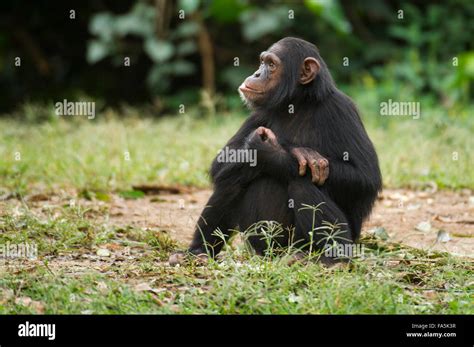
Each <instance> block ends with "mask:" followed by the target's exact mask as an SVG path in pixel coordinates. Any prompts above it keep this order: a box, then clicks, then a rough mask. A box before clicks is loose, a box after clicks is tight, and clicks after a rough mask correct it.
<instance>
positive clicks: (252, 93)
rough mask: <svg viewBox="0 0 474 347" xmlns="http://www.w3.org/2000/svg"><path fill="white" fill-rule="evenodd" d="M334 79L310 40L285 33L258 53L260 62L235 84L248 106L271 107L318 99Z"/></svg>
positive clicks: (327, 90) (322, 96)
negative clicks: (280, 38)
mask: <svg viewBox="0 0 474 347" xmlns="http://www.w3.org/2000/svg"><path fill="white" fill-rule="evenodd" d="M333 88H334V82H333V80H332V77H331V75H330V73H329V71H328V68H327V67H326V63H325V62H324V61H323V60H322V58H321V56H320V55H319V52H318V49H317V48H316V46H315V45H313V44H312V43H309V42H307V41H305V40H301V39H297V38H294V37H286V38H284V39H282V40H280V41H278V42H276V43H275V44H273V45H272V46H271V47H270V48H269V49H268V50H266V51H264V52H262V53H261V54H260V66H259V68H258V70H257V71H256V72H255V73H254V74H253V75H251V76H249V77H247V78H246V79H245V81H244V82H243V83H242V84H241V85H240V87H239V93H240V95H241V97H242V99H244V101H245V102H246V103H247V104H248V105H249V106H250V107H251V108H264V109H272V108H277V107H280V106H282V105H283V104H289V103H294V102H301V101H302V100H305V99H306V100H307V101H311V100H312V101H319V100H322V99H323V98H324V97H325V96H326V95H327V93H329V92H330V91H331V90H332V89H333Z"/></svg>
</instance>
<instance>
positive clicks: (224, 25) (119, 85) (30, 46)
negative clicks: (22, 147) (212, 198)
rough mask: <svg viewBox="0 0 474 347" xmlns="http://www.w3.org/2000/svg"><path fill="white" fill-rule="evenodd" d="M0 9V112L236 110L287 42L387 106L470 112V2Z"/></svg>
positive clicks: (229, 0) (473, 48)
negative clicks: (42, 108)
mask: <svg viewBox="0 0 474 347" xmlns="http://www.w3.org/2000/svg"><path fill="white" fill-rule="evenodd" d="M0 7H1V8H2V10H1V11H0V88H1V89H2V93H1V94H0V113H4V112H1V111H6V110H12V109H14V108H16V107H17V106H18V105H19V103H21V102H24V101H35V100H40V101H41V102H50V101H51V102H52V101H57V100H62V99H63V98H69V99H74V98H76V99H77V98H85V97H89V98H93V99H94V100H97V101H99V105H98V106H100V107H102V108H105V107H107V106H117V105H120V104H148V105H149V106H150V107H151V109H152V110H153V111H154V113H155V114H162V113H166V112H171V113H173V112H174V111H176V108H177V106H178V105H180V104H186V105H188V104H190V103H197V102H199V101H203V100H204V103H207V104H208V107H207V108H208V109H211V110H215V108H217V109H218V110H226V109H232V108H234V107H235V106H236V105H240V104H239V103H238V101H237V100H238V99H237V95H236V92H235V89H236V88H237V86H238V84H239V83H240V82H241V81H242V79H243V77H244V76H246V75H248V74H249V73H250V72H252V71H253V70H254V69H255V67H256V65H257V57H258V53H259V52H260V51H261V50H264V49H266V48H267V47H268V46H269V45H270V44H271V43H273V42H275V41H276V40H278V39H280V38H281V37H283V36H290V35H293V36H299V37H302V38H304V39H306V40H308V41H311V42H314V43H315V44H317V45H318V47H319V48H320V50H321V52H322V55H323V57H324V58H325V60H326V61H327V63H328V65H329V67H330V69H331V71H332V73H333V74H334V75H335V79H336V81H338V83H339V84H341V85H344V84H348V85H349V84H351V85H359V86H361V85H364V83H367V81H369V80H370V81H371V82H370V83H373V84H374V85H375V86H377V90H378V91H379V99H380V100H386V99H388V98H400V94H401V93H402V94H404V95H408V96H410V99H413V98H414V97H415V96H417V95H423V96H424V100H425V101H426V102H428V101H430V102H431V103H432V104H438V105H443V106H444V107H446V108H451V107H456V106H457V105H458V104H459V103H464V104H466V103H467V104H469V103H471V102H472V96H473V88H472V87H473V86H472V84H473V80H474V41H473V40H472V33H473V32H474V20H473V18H474V3H473V2H472V1H469V0H447V1H443V2H437V1H412V2H408V1H401V0H387V1H344V0H339V1H338V0H333V1H331V0H325V1H322V0H319V1H318V0H305V1H301V2H294V1H258V0H226V1H209V0H180V1H167V0H155V1H151V0H147V1H146V0H140V1H112V0H100V1H74V2H67V3H59V2H55V1H46V0H40V1H35V2H29V3H28V9H29V10H28V11H25V10H24V6H23V5H22V3H21V2H12V1H11V2H5V3H2V5H0ZM71 10H73V11H74V18H71V16H72V15H71ZM400 11H402V12H400ZM15 57H21V59H22V60H21V68H18V67H15V66H14V62H15ZM344 57H347V58H349V65H348V66H344V65H343V58H344ZM126 58H129V59H130V66H126V63H125V60H126ZM235 58H238V63H239V64H238V66H234V63H235ZM202 91H204V92H205V93H204V94H203V93H202ZM216 91H217V98H210V96H213V95H215V93H216ZM226 95H231V96H232V97H230V98H227V97H226V98H224V97H221V98H219V96H226ZM206 100H207V101H206ZM209 104H211V105H210V106H209ZM239 107H240V106H239Z"/></svg>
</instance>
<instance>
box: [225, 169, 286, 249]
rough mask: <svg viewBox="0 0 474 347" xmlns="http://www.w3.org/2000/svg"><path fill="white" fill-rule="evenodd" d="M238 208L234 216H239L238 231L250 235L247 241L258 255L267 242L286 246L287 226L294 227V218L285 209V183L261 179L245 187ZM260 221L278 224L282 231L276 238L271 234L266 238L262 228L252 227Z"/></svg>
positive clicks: (265, 247) (268, 178)
mask: <svg viewBox="0 0 474 347" xmlns="http://www.w3.org/2000/svg"><path fill="white" fill-rule="evenodd" d="M238 206H239V208H238V210H236V211H234V213H235V214H236V217H238V220H237V221H238V224H239V227H240V231H242V232H248V233H249V234H250V235H249V237H248V241H249V242H250V244H251V245H252V247H253V248H254V250H255V251H256V253H257V254H260V255H262V254H263V253H264V251H265V249H267V247H268V246H269V242H270V243H271V244H273V245H277V246H287V245H288V242H289V237H290V235H289V234H290V233H289V231H288V227H291V226H292V225H293V224H294V222H293V218H294V215H293V211H292V209H291V208H289V206H288V188H287V186H286V184H283V183H281V182H280V181H277V180H276V179H273V178H271V177H261V178H259V179H257V180H255V181H253V182H252V183H251V184H250V185H249V186H248V188H247V189H246V191H245V194H244V195H243V196H242V198H241V199H240V202H239V205H238ZM261 221H274V222H277V223H280V224H281V226H282V227H283V228H280V229H279V233H278V235H273V238H272V237H270V235H267V236H265V235H263V232H262V230H261V228H257V225H256V224H255V223H257V222H261ZM262 227H264V228H266V227H267V226H265V225H262ZM268 231H270V230H268ZM273 231H275V230H273Z"/></svg>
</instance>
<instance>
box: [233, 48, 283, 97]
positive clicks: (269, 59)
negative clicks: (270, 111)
mask: <svg viewBox="0 0 474 347" xmlns="http://www.w3.org/2000/svg"><path fill="white" fill-rule="evenodd" d="M278 48H279V47H278V45H273V46H272V47H270V49H269V50H268V51H265V52H262V53H261V54H260V66H259V68H258V70H257V71H256V72H255V73H254V74H253V75H251V76H249V77H247V78H246V79H245V81H244V82H243V83H242V84H241V85H240V87H239V93H240V96H241V97H242V99H244V101H245V102H246V103H248V104H249V105H250V106H253V105H261V104H263V103H264V102H265V100H267V99H268V96H269V95H270V94H271V92H272V91H273V90H275V89H276V88H277V87H278V85H279V84H280V81H281V79H282V76H283V63H282V61H281V59H280V58H279V57H278V55H277V53H278V52H279V49H278Z"/></svg>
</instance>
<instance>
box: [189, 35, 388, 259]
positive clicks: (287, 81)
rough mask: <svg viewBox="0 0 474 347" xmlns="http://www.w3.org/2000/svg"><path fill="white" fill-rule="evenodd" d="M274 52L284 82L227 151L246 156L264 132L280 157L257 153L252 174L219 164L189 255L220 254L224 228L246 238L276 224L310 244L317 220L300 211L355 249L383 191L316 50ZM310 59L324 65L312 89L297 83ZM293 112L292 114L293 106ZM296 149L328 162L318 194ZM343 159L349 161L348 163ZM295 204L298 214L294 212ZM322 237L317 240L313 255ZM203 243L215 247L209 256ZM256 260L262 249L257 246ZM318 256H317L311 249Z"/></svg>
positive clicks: (361, 133)
mask: <svg viewBox="0 0 474 347" xmlns="http://www.w3.org/2000/svg"><path fill="white" fill-rule="evenodd" d="M275 45H277V47H279V49H278V50H277V51H278V52H279V53H277V55H278V57H279V58H280V59H281V60H282V62H283V66H284V67H283V77H282V80H281V81H280V83H279V85H278V88H277V89H276V90H273V91H272V92H271V95H268V99H267V100H266V102H264V103H263V104H260V105H254V110H253V112H252V114H251V115H250V117H249V118H248V119H247V120H246V121H245V122H244V124H243V125H242V127H241V128H240V129H239V130H238V132H237V133H236V134H235V135H234V136H233V137H232V138H231V139H230V141H229V142H228V143H227V146H228V147H229V148H234V149H239V148H248V147H249V144H248V136H249V135H250V134H251V133H252V132H253V131H254V130H255V129H256V128H258V127H259V126H264V127H266V128H269V129H271V130H272V131H273V132H274V133H275V134H276V136H277V139H278V141H279V142H280V144H281V145H282V147H283V149H280V150H274V151H268V150H266V149H264V148H256V149H257V150H258V163H257V165H256V166H255V167H251V166H249V164H248V163H219V162H217V160H214V162H213V163H212V167H211V171H210V174H211V177H212V182H213V183H214V193H213V195H212V196H211V198H210V200H209V202H208V204H207V206H206V208H205V209H204V211H203V213H202V216H201V218H200V219H199V221H198V225H197V227H196V231H195V235H194V239H193V241H192V243H191V246H190V248H189V251H190V252H191V253H194V254H198V253H205V252H206V249H207V250H208V251H210V252H211V255H215V254H217V253H218V252H219V251H220V250H221V248H222V246H223V243H222V242H221V240H220V239H219V238H216V237H215V236H213V235H212V233H213V231H214V230H215V229H217V228H219V229H220V230H221V231H222V232H223V233H224V234H227V235H228V234H229V229H235V228H236V227H237V226H238V227H239V228H240V230H242V231H243V230H245V229H246V228H248V227H249V226H250V225H252V224H253V223H255V222H258V221H261V220H273V221H277V222H280V223H282V224H283V225H284V226H286V227H294V228H295V230H294V232H295V233H294V240H296V241H301V242H302V243H301V244H303V243H308V242H309V239H310V238H309V235H308V231H310V230H311V228H312V217H313V213H312V212H311V211H309V210H303V211H301V210H300V211H298V210H299V208H300V207H301V204H309V205H314V206H315V205H318V204H319V203H321V202H324V204H323V205H322V206H321V207H320V208H321V209H322V213H318V214H317V215H316V216H317V218H316V224H317V226H320V225H321V223H322V222H323V221H328V222H330V223H342V229H343V230H345V232H344V233H343V234H342V237H344V238H346V239H348V240H350V241H342V243H344V242H355V241H357V239H358V237H359V235H360V231H361V225H362V222H363V220H364V219H365V218H366V217H367V216H368V215H369V213H370V212H371V209H372V207H373V204H374V201H375V199H376V197H377V194H378V191H379V190H380V189H381V187H382V179H381V174H380V169H379V165H378V159H377V154H376V152H375V149H374V147H373V145H372V142H371V141H370V139H369V137H368V136H367V133H366V131H365V129H364V126H363V124H362V122H361V119H360V117H359V114H358V111H357V108H356V106H355V105H354V103H353V102H352V100H351V99H350V98H349V97H348V96H346V95H345V94H344V93H342V92H341V91H339V90H338V89H337V88H336V85H335V84H334V81H333V79H332V77H331V74H330V73H329V70H328V68H327V66H326V63H325V62H324V61H323V59H322V58H321V56H320V55H319V52H318V50H317V48H316V46H314V45H313V44H311V43H309V42H306V41H304V40H301V39H296V38H284V39H282V40H280V41H279V42H277V43H276V44H275ZM306 57H314V58H316V59H318V60H319V62H320V65H321V68H320V71H319V73H318V74H317V76H316V78H315V79H314V80H313V81H312V82H310V83H309V84H306V85H302V84H300V83H299V82H298V78H299V74H300V69H301V66H302V63H303V61H304V59H305V58H306ZM289 104H292V105H293V106H294V114H289V112H288V105H289ZM292 147H310V148H312V149H314V150H316V151H317V152H319V153H320V154H321V155H323V156H324V157H325V158H327V159H328V161H329V170H330V171H329V177H328V179H327V180H326V182H325V183H324V185H322V186H321V187H318V186H316V185H315V184H313V183H312V182H311V177H310V173H309V170H308V172H307V174H306V176H304V177H300V176H299V175H298V162H297V160H296V159H295V158H294V157H293V156H292V155H291V154H290V152H289V151H290V149H291V148H292ZM345 153H347V154H348V156H349V157H348V160H347V161H345V160H344V155H345ZM290 199H293V201H294V208H290V207H289V200H290ZM320 238H321V237H320V236H314V238H313V241H314V242H315V245H316V244H317V245H318V246H317V247H316V248H319V249H320V248H321V247H322V244H321V243H318V241H319V240H320ZM204 242H207V244H208V245H210V246H211V247H209V248H206V247H205V246H204ZM251 242H252V245H253V247H254V248H255V249H256V251H257V252H258V253H262V252H263V251H264V248H265V244H264V243H263V242H262V241H260V240H259V238H258V237H256V238H254V239H253V240H252V241H251ZM313 249H314V248H313Z"/></svg>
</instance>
